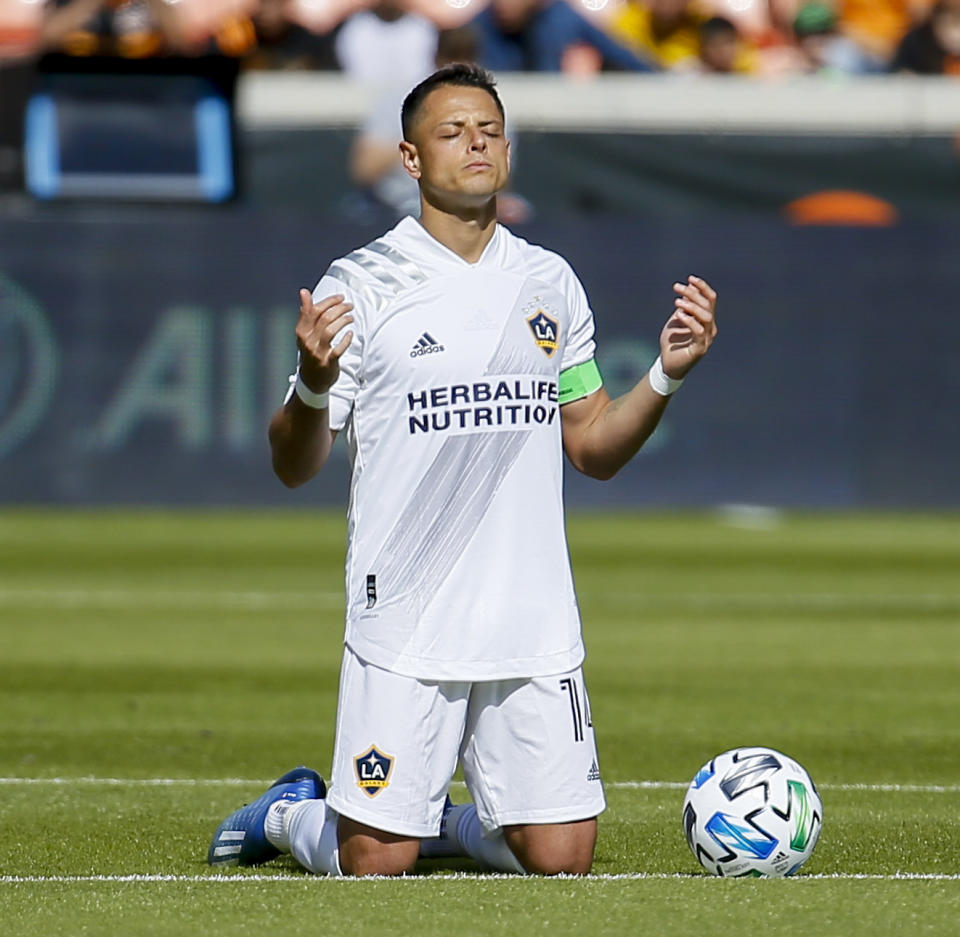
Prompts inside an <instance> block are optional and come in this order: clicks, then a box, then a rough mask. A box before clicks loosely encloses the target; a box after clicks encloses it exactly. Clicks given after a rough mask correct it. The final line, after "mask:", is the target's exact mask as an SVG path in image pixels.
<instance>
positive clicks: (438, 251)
mask: <svg viewBox="0 0 960 937" xmlns="http://www.w3.org/2000/svg"><path fill="white" fill-rule="evenodd" d="M394 230H396V231H397V232H398V233H400V234H402V235H404V236H405V237H412V238H414V239H416V240H417V241H418V242H419V243H421V244H423V245H424V247H425V248H427V249H428V251H429V252H430V254H432V256H433V257H434V258H435V259H436V260H438V261H442V262H446V263H455V264H458V265H459V266H461V267H480V266H482V265H483V264H484V263H486V262H488V261H489V259H490V258H491V257H493V256H494V255H495V253H496V252H497V249H498V247H499V244H500V240H501V238H502V237H503V228H502V226H501V225H500V224H497V225H496V226H495V227H494V229H493V237H492V238H490V240H489V241H488V242H487V246H486V247H485V248H484V249H483V253H482V254H481V255H480V257H479V258H478V259H477V260H476V262H474V263H470V262H469V261H466V260H464V259H463V258H462V257H461V256H460V255H459V254H458V253H457V252H456V251H452V250H450V248H449V247H447V246H446V245H445V244H441V243H440V241H438V240H437V239H436V238H435V237H434V236H433V235H432V234H431V233H430V232H429V231H428V230H427V229H426V228H425V227H424V226H423V225H422V224H420V222H419V221H418V220H417V219H416V218H414V217H413V216H412V215H408V216H407V217H406V218H404V219H403V220H402V221H401V222H400V223H399V224H398V225H397V226H396V228H395V229H394Z"/></svg>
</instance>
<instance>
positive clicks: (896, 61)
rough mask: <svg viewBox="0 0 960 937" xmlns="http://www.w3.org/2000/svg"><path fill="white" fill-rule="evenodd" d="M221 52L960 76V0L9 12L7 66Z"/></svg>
mask: <svg viewBox="0 0 960 937" xmlns="http://www.w3.org/2000/svg"><path fill="white" fill-rule="evenodd" d="M49 55H58V56H68V57H71V58H74V59H80V58H84V57H105V56H112V57H117V58H120V59H125V60H142V59H156V58H158V57H184V56H188V57H189V56H205V55H217V56H224V57H228V58H231V59H234V60H236V61H237V62H238V63H239V65H240V67H242V68H251V69H252V68H258V69H328V70H330V69H337V70H341V71H343V72H346V73H348V74H352V75H356V76H357V77H358V78H361V79H365V80H370V79H372V80H376V79H377V78H378V77H379V76H381V75H382V74H385V73H388V72H389V73H390V75H391V77H392V78H394V79H396V81H397V83H398V84H404V83H409V80H416V79H417V78H418V77H420V76H421V75H422V74H424V73H425V72H426V71H428V70H429V69H431V68H432V67H433V65H434V64H435V62H436V61H438V60H440V61H449V60H453V59H467V58H469V59H474V60H476V61H479V62H481V63H482V64H484V65H486V66H487V67H489V68H491V69H493V70H495V71H547V72H559V71H562V72H567V73H576V74H590V73H594V72H599V71H625V70H629V71H668V72H685V73H691V74H697V73H701V74H702V73H719V74H731V73H733V74H741V75H756V76H761V77H762V76H771V75H784V74H809V73H823V74H838V73H839V74H870V73H881V72H890V71H908V72H915V73H920V74H938V75H940V74H960V0H0V63H3V62H4V61H6V62H10V61H12V60H18V59H19V60H21V61H22V60H24V59H26V58H30V57H36V56H49Z"/></svg>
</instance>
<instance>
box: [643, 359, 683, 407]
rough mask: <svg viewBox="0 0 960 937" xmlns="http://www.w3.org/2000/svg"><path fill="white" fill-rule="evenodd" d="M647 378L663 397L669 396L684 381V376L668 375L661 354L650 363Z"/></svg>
mask: <svg viewBox="0 0 960 937" xmlns="http://www.w3.org/2000/svg"><path fill="white" fill-rule="evenodd" d="M647 380H648V381H650V387H651V388H653V390H654V391H655V392H656V393H658V394H660V396H661V397H669V396H670V395H671V394H672V393H673V392H674V391H675V390H676V389H677V388H678V387H679V386H680V385H681V384H682V383H683V378H682V377H680V378H676V377H668V376H667V372H666V371H664V370H663V361H662V360H661V358H660V356H659V355H658V356H657V360H656V361H654V362H653V364H652V365H650V370H649V371H648V372H647Z"/></svg>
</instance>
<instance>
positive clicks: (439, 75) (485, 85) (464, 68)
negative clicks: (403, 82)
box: [400, 62, 505, 140]
mask: <svg viewBox="0 0 960 937" xmlns="http://www.w3.org/2000/svg"><path fill="white" fill-rule="evenodd" d="M444 85H459V86H460V87H465V88H481V89H482V90H483V91H486V92H487V94H489V95H490V97H491V98H493V102H494V104H496V105H497V110H498V111H500V118H501V119H505V114H504V111H503V104H502V102H501V101H500V96H499V95H498V94H497V86H496V85H497V83H496V81H495V80H494V77H493V75H491V74H490V72H488V71H487V70H486V69H485V68H481V67H480V66H479V65H474V64H473V63H472V62H455V63H453V64H452V65H444V66H443V68H438V69H437V70H436V71H435V72H434V73H433V74H432V75H429V76H428V77H426V78H424V79H423V81H421V82H420V84H418V85H417V86H416V88H414V89H413V90H412V91H411V92H410V93H409V94H408V95H407V96H406V98H405V99H404V102H403V108H402V109H401V110H400V124H401V126H402V127H403V139H404V140H409V139H410V132H411V130H412V129H413V125H414V124H415V123H416V120H417V115H418V114H419V112H420V108H421V107H422V106H423V102H424V101H425V100H426V98H427V95H428V94H430V92H431V91H433V90H434V89H436V88H442V87H443V86H444Z"/></svg>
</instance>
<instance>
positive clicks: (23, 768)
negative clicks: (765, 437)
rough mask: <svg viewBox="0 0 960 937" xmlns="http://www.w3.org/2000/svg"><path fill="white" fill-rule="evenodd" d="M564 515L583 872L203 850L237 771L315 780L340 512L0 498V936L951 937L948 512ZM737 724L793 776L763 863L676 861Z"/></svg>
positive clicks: (236, 800)
mask: <svg viewBox="0 0 960 937" xmlns="http://www.w3.org/2000/svg"><path fill="white" fill-rule="evenodd" d="M754 521H755V523H754ZM569 529H570V541H571V550H572V553H573V559H574V568H575V573H576V578H577V584H578V589H579V593H580V597H581V605H582V610H583V615H584V621H585V629H586V634H587V644H588V650H589V656H588V661H587V665H586V671H587V679H588V681H589V686H590V690H591V701H592V707H593V716H594V722H595V724H596V726H597V730H598V733H599V740H600V754H601V767H602V768H603V773H604V779H605V782H606V785H607V791H608V797H609V802H610V809H609V810H608V811H607V813H606V814H604V816H603V817H602V818H601V827H600V840H599V843H598V848H597V859H596V865H595V875H594V876H592V877H590V878H587V879H524V878H518V877H502V876H485V875H481V874H479V873H477V872H476V871H475V870H471V867H470V866H469V865H468V864H462V865H459V866H458V865H456V864H455V863H453V864H451V863H447V864H424V867H423V869H422V872H423V874H422V875H417V876H415V877H412V878H408V879H405V880H386V881H383V880H381V881H357V880H347V879H345V880H328V879H322V878H315V877H311V876H309V875H306V874H302V873H300V872H299V871H298V870H297V869H296V868H295V866H294V865H292V864H291V863H289V861H286V860H284V861H281V862H278V863H273V864H271V865H267V866H264V867H262V868H260V869H258V870H237V871H235V872H232V873H230V874H228V875H215V874H213V873H212V872H211V871H210V870H209V868H208V867H207V866H206V865H205V862H204V857H205V852H206V847H207V843H208V841H209V837H210V835H211V833H212V831H213V829H214V828H215V827H216V824H217V823H218V822H219V820H220V819H221V818H222V817H223V816H224V815H225V814H226V813H228V812H229V811H230V810H232V809H234V808H235V807H236V806H238V805H239V804H240V803H242V802H244V801H245V800H248V799H250V798H251V797H252V796H256V795H257V794H258V793H260V791H261V789H262V788H263V786H264V784H265V783H266V782H269V781H271V780H272V779H273V778H274V777H276V776H277V775H278V774H280V773H281V772H283V771H284V770H286V769H287V768H289V767H291V766H293V765H294V764H297V763H304V762H305V763H307V764H311V765H313V766H315V767H317V768H318V769H319V770H320V771H321V772H326V771H327V770H328V767H329V759H330V753H331V750H332V733H333V718H332V717H333V712H334V704H335V697H336V676H337V671H338V666H339V656H340V650H339V647H340V638H341V633H342V599H341V588H342V585H341V579H342V567H343V539H344V523H343V520H342V518H341V516H340V515H339V514H338V515H329V514H323V513H316V514H304V513H293V512H291V513H243V512H219V513H213V512H202V513H198V512H194V513H187V512H180V513H169V512H167V513H161V512H143V513H128V512H120V511H108V512H96V513H94V512H71V511H7V512H4V513H0V924H2V925H3V927H4V932H5V933H9V934H16V935H18V937H35V935H40V934H42V935H44V937H47V935H50V934H89V935H113V934H123V935H125V937H126V935H138V934H189V933H215V932H221V931H223V932H227V931H229V932H230V933H233V934H268V935H273V934H288V933H289V934H293V933H317V934H327V933H335V934H340V933H347V934H349V935H351V937H361V935H367V934H370V935H377V937H384V935H388V937H397V935H418V937H419V935H424V937H434V935H437V937H439V935H452V934H457V935H459V934H464V935H468V934H490V935H493V934H501V933H515V934H552V935H556V934H578V935H587V934H589V935H606V934H651V935H693V934H697V935H699V934H713V933H742V932H746V931H750V932H756V931H760V932H763V933H765V934H771V935H809V934H817V935H818V937H822V935H834V934H836V935H843V937H857V935H876V934H894V933H896V934H908V935H915V934H944V935H956V934H957V933H960V517H956V516H952V517H950V516H948V517H933V516H914V515H876V516H853V515H822V516H794V515H786V516H784V517H780V518H767V517H760V518H752V517H751V516H750V515H747V516H746V517H743V518H740V519H739V520H738V519H737V518H734V519H733V522H731V518H729V517H723V516H720V515H713V514H689V515H687V514H683V515H660V514H637V515H632V514H620V515H617V516H603V517H598V516H573V517H571V519H570V523H569ZM544 587H545V588H549V584H544ZM737 745H768V746H771V747H774V748H779V749H781V750H783V751H785V752H787V753H789V754H791V755H792V756H793V757H794V758H796V759H797V760H799V761H800V762H801V763H802V764H804V765H805V766H806V767H807V768H808V770H809V771H810V773H811V774H812V775H813V777H814V779H815V781H816V782H817V784H818V786H819V787H820V790H821V794H822V797H823V801H824V811H825V822H824V829H823V835H822V837H821V840H820V843H819V845H818V847H817V850H816V852H815V854H814V856H813V858H812V859H811V860H810V862H809V863H808V864H807V866H805V867H804V869H803V873H802V874H801V875H800V876H798V877H797V878H795V879H792V880H787V881H728V880H722V879H714V878H710V877H706V876H704V875H702V874H700V870H699V866H698V865H697V864H696V863H695V861H694V859H693V857H692V856H691V855H690V853H689V851H688V849H687V846H686V843H685V842H684V840H683V836H682V833H681V829H680V805H681V802H682V798H683V789H684V787H685V786H686V782H688V781H689V779H690V778H691V777H692V775H693V774H694V772H695V771H696V770H697V768H699V766H700V765H701V764H702V763H703V762H704V761H706V760H707V759H708V758H710V757H711V756H712V755H714V754H716V753H718V752H720V751H723V750H725V749H727V748H730V747H733V746H737ZM453 794H454V798H455V799H456V798H457V797H461V798H462V797H463V796H464V792H463V790H462V788H460V787H458V788H455V789H454V791H453ZM458 869H459V870H460V872H459V873H458V872H457V870H458Z"/></svg>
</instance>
